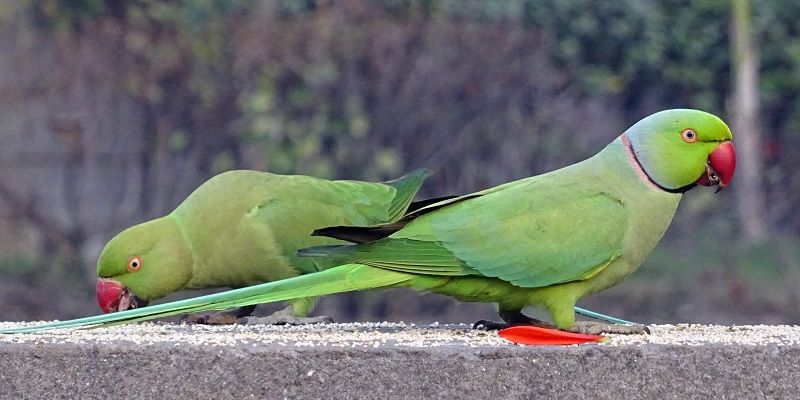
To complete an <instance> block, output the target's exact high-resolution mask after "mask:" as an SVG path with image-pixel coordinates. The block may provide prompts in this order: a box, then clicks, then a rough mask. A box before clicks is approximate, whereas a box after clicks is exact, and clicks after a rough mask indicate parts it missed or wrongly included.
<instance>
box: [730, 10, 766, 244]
mask: <svg viewBox="0 0 800 400" xmlns="http://www.w3.org/2000/svg"><path fill="white" fill-rule="evenodd" d="M751 21H752V18H751V9H750V2H749V0H733V35H732V36H733V49H732V50H733V68H734V77H735V84H736V87H735V88H734V94H733V115H734V117H733V132H734V137H735V138H736V152H737V153H738V154H737V158H738V163H739V165H738V166H737V168H736V172H737V173H736V175H737V177H736V183H734V187H735V188H736V191H737V192H736V193H737V195H738V208H739V218H740V219H741V223H742V228H743V233H744V237H745V240H747V241H748V242H749V243H757V242H760V241H764V240H766V238H767V236H768V228H767V227H768V223H767V212H766V208H765V204H764V190H763V188H762V186H761V183H760V181H761V177H762V176H763V165H762V164H763V163H762V159H761V143H762V140H761V132H760V131H759V124H758V112H759V111H758V109H759V98H758V97H759V93H758V80H759V77H758V49H757V48H756V46H755V43H754V40H753V34H752V27H751Z"/></svg>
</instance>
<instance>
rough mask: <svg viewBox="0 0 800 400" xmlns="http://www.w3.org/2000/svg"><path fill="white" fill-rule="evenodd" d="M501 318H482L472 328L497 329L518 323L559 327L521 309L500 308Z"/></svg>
mask: <svg viewBox="0 0 800 400" xmlns="http://www.w3.org/2000/svg"><path fill="white" fill-rule="evenodd" d="M500 318H502V319H503V322H498V321H488V320H484V319H482V320H480V321H478V322H476V323H474V324H472V329H481V330H485V331H495V330H500V329H504V328H508V327H509V326H516V325H532V326H539V327H542V328H549V329H557V328H556V327H555V326H553V325H551V324H548V323H547V322H544V321H541V320H538V319H536V318H531V317H529V316H527V315H525V314H523V313H522V312H521V311H519V310H517V311H507V310H500Z"/></svg>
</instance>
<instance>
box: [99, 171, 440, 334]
mask: <svg viewBox="0 0 800 400" xmlns="http://www.w3.org/2000/svg"><path fill="white" fill-rule="evenodd" d="M428 176H429V172H428V171H427V170H417V171H414V172H411V173H409V174H408V175H406V176H404V177H403V178H400V179H398V180H396V181H391V182H386V183H368V182H357V181H328V180H323V179H317V178H312V177H308V176H284V175H275V174H270V173H264V172H256V171H230V172H226V173H223V174H220V175H217V176H215V177H214V178H212V179H210V180H209V181H207V182H206V183H204V184H203V185H201V186H200V187H199V188H197V189H196V190H195V191H194V192H193V193H192V194H191V195H190V196H189V197H188V198H186V200H184V201H183V202H182V203H181V204H180V205H179V206H178V207H177V208H176V209H175V210H174V211H173V212H171V213H170V214H169V215H166V216H164V217H161V218H158V219H155V220H152V221H148V222H145V223H142V224H139V225H136V226H133V227H131V228H128V229H126V230H124V231H122V232H121V233H119V234H118V235H116V236H115V237H114V238H112V239H111V240H110V241H109V242H108V244H107V245H106V246H105V248H104V249H103V251H102V253H101V254H100V258H99V259H98V262H97V275H98V280H97V300H98V303H99V304H100V307H101V308H102V309H103V311H104V312H113V311H122V310H126V309H129V308H137V307H141V306H144V305H146V304H147V302H148V301H151V300H155V299H159V298H161V297H164V296H166V295H168V294H170V293H173V292H176V291H181V290H185V289H203V288H217V287H234V288H237V287H245V286H250V285H254V284H257V283H263V282H271V281H276V280H280V279H285V278H290V277H294V276H298V275H301V274H306V273H310V272H316V271H318V270H319V268H321V265H323V264H326V263H317V264H316V265H315V264H314V263H313V262H312V260H309V259H303V258H300V257H298V256H297V254H296V253H297V249H300V248H302V247H308V246H314V245H322V244H326V243H327V244H331V243H341V242H340V241H338V240H331V239H329V238H324V237H313V236H311V232H313V231H314V230H315V229H318V228H322V227H326V226H331V225H336V224H346V225H357V226H361V225H375V224H380V223H386V222H393V221H396V220H397V219H399V218H400V217H401V216H402V215H403V214H404V213H405V212H406V210H407V209H408V207H409V204H410V203H411V200H412V199H413V198H414V196H415V195H416V193H417V191H418V190H419V188H420V185H422V182H423V181H424V180H425V178H426V177H428ZM419 204H421V205H424V204H425V203H419ZM328 264H330V263H328ZM313 300H314V298H313V297H308V298H303V299H293V300H292V303H291V307H292V310H289V309H287V310H284V312H283V313H282V314H280V317H281V318H285V319H292V318H294V317H305V316H306V314H307V313H308V311H309V308H310V307H311V306H313ZM252 308H253V307H249V308H245V309H242V310H237V312H235V313H229V314H219V315H216V316H201V319H203V318H212V320H207V321H205V322H217V323H222V322H233V319H235V318H236V317H241V316H244V315H248V314H250V313H251V312H252V311H253V310H252ZM214 317H216V318H214ZM275 317H278V315H276V316H275ZM276 322H286V321H276Z"/></svg>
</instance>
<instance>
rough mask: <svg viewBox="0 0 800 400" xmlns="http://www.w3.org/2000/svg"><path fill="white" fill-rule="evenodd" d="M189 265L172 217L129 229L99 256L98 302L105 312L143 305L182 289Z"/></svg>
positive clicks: (184, 244) (184, 247)
mask: <svg viewBox="0 0 800 400" xmlns="http://www.w3.org/2000/svg"><path fill="white" fill-rule="evenodd" d="M192 263H193V260H192V253H191V251H190V250H189V247H188V245H187V244H186V241H185V240H184V238H183V235H182V234H181V232H180V230H179V229H178V225H177V224H176V223H175V220H174V219H173V218H172V217H170V216H166V217H162V218H158V219H155V220H152V221H148V222H145V223H143V224H139V225H136V226H133V227H130V228H128V229H126V230H124V231H122V232H120V233H119V234H118V235H116V236H114V237H113V238H112V239H111V240H110V241H109V242H108V244H106V247H105V248H104V249H103V251H102V252H101V253H100V258H99V259H98V260H97V302H98V304H99V305H100V308H101V309H103V312H106V313H108V312H114V311H124V310H127V309H130V308H136V307H142V306H145V305H147V303H148V302H149V301H151V300H155V299H158V298H161V297H164V296H166V295H167V294H170V293H172V292H174V291H177V290H179V289H181V288H182V287H183V286H184V285H185V284H186V282H188V281H189V280H190V279H191V277H192Z"/></svg>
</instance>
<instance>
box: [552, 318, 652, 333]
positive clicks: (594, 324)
mask: <svg viewBox="0 0 800 400" xmlns="http://www.w3.org/2000/svg"><path fill="white" fill-rule="evenodd" d="M567 330H568V331H571V332H575V333H583V334H587V335H599V334H601V333H616V334H620V335H633V334H650V329H649V328H648V327H647V326H644V325H640V324H631V325H624V324H607V323H604V322H598V321H575V325H574V326H573V327H572V328H570V329H567Z"/></svg>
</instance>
